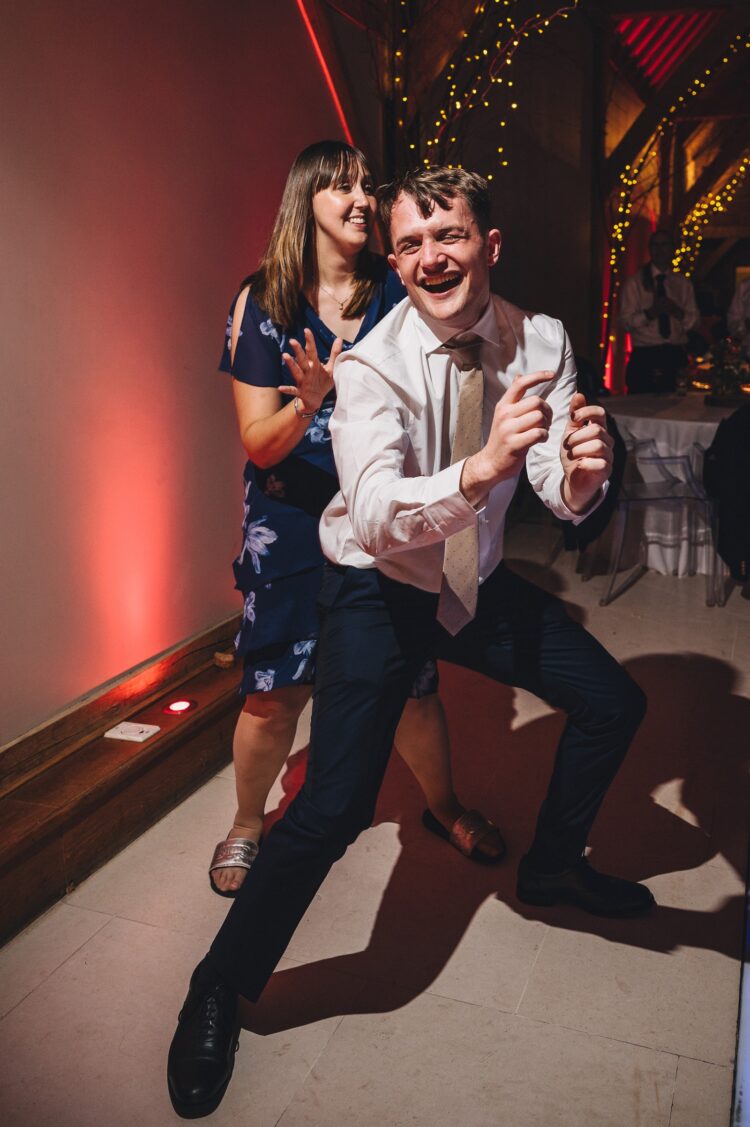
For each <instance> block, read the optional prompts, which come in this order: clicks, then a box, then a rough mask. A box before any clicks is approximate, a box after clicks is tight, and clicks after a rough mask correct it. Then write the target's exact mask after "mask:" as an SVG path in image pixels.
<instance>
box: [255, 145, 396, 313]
mask: <svg viewBox="0 0 750 1127" xmlns="http://www.w3.org/2000/svg"><path fill="white" fill-rule="evenodd" d="M369 174H370V173H369V169H368V167H367V161H366V159H365V156H364V154H363V153H361V152H360V151H359V149H355V148H352V146H351V145H347V144H345V143H344V142H343V141H318V142H317V143H316V144H314V145H309V146H308V147H307V148H306V149H303V150H302V152H301V153H300V154H299V156H298V157H297V158H296V160H295V161H294V164H293V165H292V167H291V169H290V170H289V175H288V177H287V181H286V184H285V186H284V194H283V195H282V197H281V205H280V207H279V210H278V214H277V215H276V221H275V222H274V225H273V231H272V232H271V238H270V240H269V242H268V246H267V247H266V251H265V253H264V255H263V257H262V258H261V260H260V264H259V266H258V269H257V271H256V272H255V274H253V275H252V276H251V277H250V278H249V279H248V280H247V281H248V282H249V285H250V293H251V294H252V296H253V298H254V300H255V301H256V302H257V303H258V305H260V307H261V308H262V309H264V310H265V311H266V312H267V313H268V315H269V316H270V318H271V320H272V321H275V322H276V323H277V324H279V325H281V326H282V328H284V329H288V328H289V327H290V326H291V325H292V324H293V322H294V320H295V317H296V314H297V307H298V304H299V295H300V292H301V291H302V290H303V289H304V287H305V286H306V285H309V284H311V283H314V282H315V281H316V278H315V273H316V261H315V223H314V220H313V210H312V199H313V196H314V195H315V193H316V192H320V191H322V190H323V189H324V188H330V186H331V185H332V184H333V185H334V186H335V185H337V184H343V183H344V182H346V181H347V180H349V181H356V179H358V177H359V176H360V175H364V176H369ZM377 262H378V260H376V259H375V258H374V257H373V255H371V254H370V252H369V251H368V250H367V249H366V248H365V249H364V250H363V251H362V253H361V254H360V255H359V259H358V261H357V270H356V274H355V282H354V290H353V291H352V296H351V298H350V299H349V301H348V303H347V305H346V307H345V309H344V310H343V311H342V317H344V318H354V317H359V316H361V315H362V313H363V312H364V310H365V309H366V308H367V306H368V304H369V303H370V301H371V299H372V296H373V291H374V289H375V285H376V282H377V281H378V274H379V271H378V269H377Z"/></svg>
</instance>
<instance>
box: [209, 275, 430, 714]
mask: <svg viewBox="0 0 750 1127" xmlns="http://www.w3.org/2000/svg"><path fill="white" fill-rule="evenodd" d="M237 296H239V294H238V295H237ZM405 296H406V291H405V290H404V288H403V286H402V285H401V283H400V281H399V280H398V277H397V276H396V275H395V274H394V273H393V271H391V270H388V271H387V272H386V271H385V270H384V272H383V280H382V281H381V282H379V283H378V284H377V286H376V290H375V294H374V296H373V298H372V301H371V302H370V304H369V305H368V307H367V310H366V312H365V317H364V320H363V322H362V324H361V326H360V329H359V332H358V333H357V337H356V340H361V338H362V337H364V336H365V335H366V334H367V333H368V332H369V331H370V329H372V328H373V326H374V325H376V324H377V323H378V321H380V320H381V319H382V318H383V317H384V316H385V315H386V313H388V312H390V310H391V309H392V308H393V307H394V306H395V305H397V304H398V303H399V302H400V301H401V300H402V298H403V297H405ZM236 304H237V297H235V299H234V301H233V302H232V307H231V309H230V312H229V318H228V320H227V329H226V343H225V346H224V351H223V353H222V358H221V362H220V364H219V369H220V371H222V372H228V373H229V374H230V375H232V376H233V377H234V378H235V379H236V380H240V381H241V382H242V383H247V384H252V385H253V386H255V387H279V386H280V385H282V384H289V383H292V382H293V380H292V376H291V373H290V372H289V370H288V369H287V367H286V365H285V363H284V361H283V360H282V358H281V354H282V352H289V351H290V349H289V340H290V338H294V339H296V340H298V341H299V342H300V344H302V345H303V346H304V343H305V340H304V330H305V329H306V328H307V329H310V330H311V331H312V334H313V337H314V339H315V346H316V348H317V350H318V356H319V357H320V359H321V360H322V361H323V362H325V361H326V360H327V359H328V357H329V356H330V353H331V348H332V347H333V342H334V340H335V337H334V334H333V333H332V332H331V331H330V329H328V328H327V326H326V325H324V324H323V322H322V321H321V320H320V318H319V317H318V315H317V313H316V312H315V310H314V309H313V308H312V306H311V305H310V303H309V302H308V301H307V300H306V298H305V297H304V296H303V295H300V299H299V306H298V309H297V316H296V318H295V322H294V324H293V325H292V327H291V329H290V330H289V332H284V331H283V330H282V329H281V327H280V326H279V325H277V324H275V323H274V322H273V321H271V319H270V318H269V317H268V315H267V314H266V313H265V312H264V311H263V310H262V309H261V308H260V307H259V306H258V305H257V304H256V303H255V301H253V298H252V296H248V298H247V304H246V306H245V312H244V314H243V317H242V325H241V327H240V334H239V337H238V340H237V348H236V350H235V355H234V363H232V360H231V337H232V322H233V318H234V310H235V306H236ZM354 343H356V342H355V341H350V342H345V343H344V349H347V348H351V347H352V344H354ZM284 398H285V402H289V399H288V397H284ZM335 398H336V397H335V393H334V392H333V391H330V392H329V393H328V395H327V396H326V397H325V399H324V400H323V402H322V403H321V405H320V407H319V409H318V410H317V411H316V413H315V415H314V417H313V418H312V419H311V420H310V423H309V426H308V428H307V430H306V432H305V434H304V436H303V437H302V439H301V440H300V441H299V442H298V444H297V445H296V446H295V448H294V449H293V450H292V452H291V453H290V454H289V455H288V456H287V457H286V458H284V460H283V461H282V462H279V464H278V465H276V466H272V467H270V468H268V469H260V468H259V467H257V466H255V465H254V464H253V463H252V462H248V463H247V465H246V466H245V474H244V481H245V506H244V521H243V526H242V550H241V551H240V554H239V555H238V556H237V558H236V559H235V561H234V575H235V581H236V586H237V589H238V590H239V591H241V592H242V595H243V597H244V608H243V614H242V626H241V627H240V630H239V633H238V634H237V637H236V639H235V646H236V649H237V653H238V654H241V655H242V657H243V659H244V673H243V677H242V684H241V686H240V693H241V694H242V695H243V696H246V695H247V694H248V693H256V692H266V691H268V690H269V689H273V688H281V687H283V686H286V685H304V684H309V683H310V682H311V681H312V679H313V676H314V672H315V647H316V640H317V636H318V616H317V612H316V599H317V595H318V590H319V588H320V583H321V579H322V574H323V554H322V552H321V550H320V541H319V539H318V522H319V520H320V515H321V513H322V512H323V509H324V508H325V507H326V505H327V504H328V502H329V501H330V500H331V498H332V497H333V496H334V495H335V493H336V492H337V491H338V479H337V477H336V467H335V465H334V461H333V451H332V449H331V439H330V435H329V433H328V423H329V420H330V418H331V412H332V411H333V405H334V403H335ZM436 689H437V669H436V666H435V664H434V662H429V663H428V664H427V665H426V666H425V668H424V669H423V670H422V672H421V673H420V676H419V677H418V679H417V681H416V683H415V686H414V689H413V691H412V695H413V696H424V695H426V694H428V693H431V692H435V691H436Z"/></svg>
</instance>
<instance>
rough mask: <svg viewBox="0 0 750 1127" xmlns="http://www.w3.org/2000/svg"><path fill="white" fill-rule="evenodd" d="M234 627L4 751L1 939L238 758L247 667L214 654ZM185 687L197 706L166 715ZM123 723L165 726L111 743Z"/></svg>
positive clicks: (0, 756) (179, 651)
mask: <svg viewBox="0 0 750 1127" xmlns="http://www.w3.org/2000/svg"><path fill="white" fill-rule="evenodd" d="M236 626H237V623H236V621H235V620H231V622H229V623H224V624H222V626H221V627H217V628H216V629H215V630H212V631H208V632H207V633H205V634H203V635H201V636H200V637H199V638H195V639H192V640H191V642H189V643H185V644H184V645H183V646H180V647H178V648H176V649H175V650H174V651H172V652H170V653H169V654H167V655H162V656H160V657H159V658H158V659H156V660H155V661H154V662H153V663H152V664H151V665H150V666H144V667H142V668H140V669H139V670H138V671H137V672H135V673H131V674H129V675H127V676H126V677H125V678H123V680H122V682H120V683H119V684H117V685H111V686H109V687H108V688H107V689H106V691H105V692H103V693H102V694H101V695H100V696H99V697H97V698H87V699H86V700H84V701H82V702H81V703H80V706H79V707H78V709H75V708H73V709H69V710H67V711H66V713H65V714H64V715H62V716H60V717H57V718H55V719H54V720H53V721H51V722H50V724H48V725H45V726H43V727H42V728H39V729H37V730H36V731H34V732H32V733H29V735H28V736H25V737H22V739H21V740H17V741H14V743H13V744H11V745H8V747H7V748H5V749H2V751H0V783H1V784H2V789H0V943H2V942H5V941H6V940H7V939H9V938H10V937H11V936H12V935H14V934H15V933H16V932H17V931H19V930H20V929H21V928H22V927H24V926H25V925H26V924H27V923H29V922H30V921H31V920H32V919H33V918H34V917H35V916H36V915H38V914H39V913H40V912H42V911H43V910H44V909H45V908H47V907H49V905H50V904H52V903H53V902H54V901H55V900H57V899H59V898H60V897H61V896H63V895H65V893H66V892H69V891H70V890H71V889H72V888H73V887H74V886H75V885H76V884H77V883H78V882H79V881H81V880H82V879H83V878H84V877H86V876H88V875H89V873H91V872H93V870H94V869H96V868H98V867H99V865H101V864H103V863H104V862H105V861H106V860H108V859H109V858H110V857H112V856H113V855H114V854H115V853H117V852H118V851H119V850H120V849H122V848H123V847H124V846H125V845H127V844H128V843H129V842H130V841H132V840H133V839H134V838H136V837H138V836H139V835H140V834H141V833H143V831H144V830H146V829H147V828H148V827H149V826H150V825H152V824H153V823H154V822H156V821H157V820H158V819H159V818H161V817H162V816H163V815H164V814H165V813H167V811H168V810H170V809H171V808H172V807H173V806H176V805H177V804H178V803H179V802H181V801H182V800H183V799H184V798H186V797H187V796H188V795H189V794H190V793H191V792H192V791H193V790H195V789H196V788H197V787H198V786H200V785H201V784H202V783H203V782H205V781H206V780H207V779H208V778H210V777H211V775H213V774H214V773H215V772H216V771H217V770H219V768H220V767H222V766H223V765H225V764H226V763H227V762H229V760H230V759H231V753H232V732H233V730H234V724H235V721H236V718H237V714H238V712H239V708H240V700H239V697H238V695H237V686H238V683H239V670H238V668H237V667H230V668H220V667H219V666H218V665H217V664H215V662H214V652H215V651H217V650H218V651H219V652H220V653H226V652H227V650H228V649H229V648H230V647H231V639H232V637H233V635H234V632H235V630H236ZM177 690H178V695H179V696H180V697H185V698H187V699H190V700H194V701H196V703H197V707H196V708H195V709H194V710H192V711H190V712H186V713H184V714H182V715H176V716H173V715H168V714H166V713H164V711H163V709H164V706H165V705H166V704H167V703H168V701H169V700H171V699H174V697H175V695H176V691H177ZM123 720H131V721H137V722H138V723H143V724H155V725H158V726H159V729H160V730H159V732H158V733H157V734H156V735H153V736H151V737H150V738H149V739H147V740H145V741H144V742H143V743H130V742H126V741H123V740H114V739H110V738H108V737H105V736H104V732H105V730H108V729H109V728H111V727H113V726H114V725H115V724H117V723H119V722H121V721H123ZM6 755H8V758H6ZM6 768H7V770H6Z"/></svg>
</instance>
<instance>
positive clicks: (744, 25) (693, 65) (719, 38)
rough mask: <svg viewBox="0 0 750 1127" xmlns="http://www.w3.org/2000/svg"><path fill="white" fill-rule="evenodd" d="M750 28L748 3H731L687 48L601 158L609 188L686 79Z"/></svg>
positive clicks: (635, 155) (641, 147) (749, 6)
mask: <svg viewBox="0 0 750 1127" xmlns="http://www.w3.org/2000/svg"><path fill="white" fill-rule="evenodd" d="M748 30H750V4H747V3H745V2H744V0H743V2H742V3H736V2H735V3H732V5H731V7H729V8H727V10H726V12H725V14H724V16H723V18H722V19H721V21H720V22H719V23H717V25H716V26H715V27H714V28H713V29H712V30H711V31H710V32H709V34H708V35H707V36H706V38H705V39H704V40H703V41H702V42H701V43H700V44H699V45H698V47H697V48H696V49H695V51H691V52H690V54H689V55H688V56H687V57H686V58H685V60H684V61H683V63H682V64H681V65H680V66H679V67H678V68H677V70H675V71H674V73H673V74H672V75H671V76H670V78H669V80H668V81H667V82H666V83H665V84H664V86H663V87H662V88H661V90H659V91H658V93H657V94H655V95H654V97H653V98H652V99H651V101H650V102H649V103H648V105H647V106H645V107H644V109H643V110H642V111H641V113H640V114H639V115H638V117H637V118H636V120H635V121H634V122H633V124H632V125H631V127H630V129H629V130H628V131H627V133H626V134H625V136H624V137H623V138H622V139H621V141H620V142H619V144H618V145H617V147H616V148H615V149H614V151H613V152H612V153H611V154H610V156H609V157H608V158H607V160H606V162H605V168H604V182H605V184H606V185H607V187H608V190H609V191H611V190H612V189H613V188H614V186H615V184H616V183H617V179H618V177H619V175H620V173H621V171H622V170H623V169H624V168H625V165H629V164H632V163H633V161H634V160H635V159H636V157H637V156H638V154H639V153H640V151H641V150H642V149H643V147H644V146H645V145H646V144H647V143H648V141H649V140H650V138H651V137H653V135H654V133H655V132H656V128H657V126H658V124H659V122H660V121H661V120H662V118H663V117H664V116H665V115H666V114H667V113H668V112H669V108H670V106H672V105H674V104H675V103H676V102H677V100H678V98H679V96H680V95H681V94H683V93H684V92H685V90H686V89H687V88H688V86H689V83H690V80H691V79H693V78H694V77H695V76H696V75H697V74H699V73H700V72H701V71H702V70H704V69H705V68H706V67H707V66H709V65H710V64H711V63H714V62H715V61H716V59H717V57H719V56H721V55H722V53H723V52H724V51H726V49H727V47H728V45H729V43H730V42H731V40H733V39H734V37H735V36H736V35H741V34H744V33H745V32H746V31H748Z"/></svg>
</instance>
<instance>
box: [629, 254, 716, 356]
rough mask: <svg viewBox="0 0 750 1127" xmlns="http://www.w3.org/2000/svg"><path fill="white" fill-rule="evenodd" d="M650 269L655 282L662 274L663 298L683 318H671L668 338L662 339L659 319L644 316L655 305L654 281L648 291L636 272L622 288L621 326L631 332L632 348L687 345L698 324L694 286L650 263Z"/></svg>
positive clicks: (698, 315)
mask: <svg viewBox="0 0 750 1127" xmlns="http://www.w3.org/2000/svg"><path fill="white" fill-rule="evenodd" d="M650 266H651V277H652V278H653V279H656V276H657V275H658V274H664V290H665V292H666V295H667V297H670V298H671V299H672V301H673V302H674V303H675V305H679V307H680V309H682V310H683V311H684V313H685V316H684V317H683V318H682V320H680V318H679V317H670V318H669V336H668V337H663V336H662V335H661V333H660V332H659V318H658V317H654V318H653V320H651V321H649V319H648V317H647V316H646V310H647V309H650V308H651V306H652V305H653V304H654V297H655V291H656V281H655V280H654V288H653V289H652V290H647V289H646V287H645V286H644V284H643V277H642V274H641V271H640V270H639V271H638V273H637V274H633V275H631V277H630V278H628V279H627V281H626V282H625V285H624V286H623V287H622V297H621V298H620V324H621V325H622V327H623V329H625V330H627V332H629V333H630V338H631V340H632V342H633V346H634V347H635V348H643V347H653V346H654V345H655V344H687V339H688V338H687V335H688V332H689V331H690V329H694V328H695V327H696V326H697V325H698V323H699V321H700V314H699V313H698V306H697V305H696V303H695V291H694V290H693V283H692V282H691V281H690V280H689V279H688V278H686V277H685V275H684V274H677V273H675V272H674V271H673V272H670V273H664V271H663V270H657V269H656V267H655V266H654V264H653V262H652V263H651V264H650Z"/></svg>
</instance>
